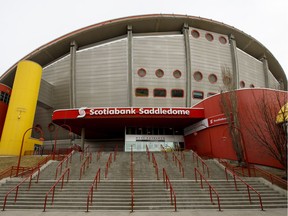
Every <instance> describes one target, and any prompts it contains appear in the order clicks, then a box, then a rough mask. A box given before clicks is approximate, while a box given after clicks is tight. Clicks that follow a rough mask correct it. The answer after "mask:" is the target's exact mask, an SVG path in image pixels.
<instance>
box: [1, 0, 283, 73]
mask: <svg viewBox="0 0 288 216" xmlns="http://www.w3.org/2000/svg"><path fill="white" fill-rule="evenodd" d="M154 13H174V14H184V15H186V14H187V15H191V16H200V17H204V18H208V19H213V20H216V21H219V22H223V23H225V24H228V25H231V26H234V27H235V28H237V29H239V30H242V31H244V32H245V33H247V34H249V35H251V36H252V37H254V38H255V39H257V40H258V41H259V42H261V43H262V44H263V45H264V46H265V47H266V48H267V49H269V50H270V52H272V54H273V55H274V56H275V57H276V59H278V61H279V63H280V64H281V65H282V67H283V69H284V71H285V72H286V75H287V77H288V52H287V51H288V0H104V1H103V0H101V1H100V0H9V1H8V0H2V1H1V4H0V29H1V30H0V43H1V48H0V50H1V52H0V57H1V58H0V75H1V74H3V73H4V72H5V71H6V70H8V68H9V67H11V66H12V65H13V64H14V63H16V62H17V61H18V60H19V59H21V58H22V57H24V56H25V55H27V54H29V53H30V52H32V51H33V50H35V49H37V48H38V47H40V46H41V45H43V44H45V43H48V42H50V41H51V40H54V39H55V38H58V37H60V36H62V35H64V34H67V33H69V32H71V31H74V30H77V29H79V28H82V27H85V26H88V25H92V24H95V23H99V22H102V21H106V20H110V19H114V18H120V17H125V16H131V15H142V14H154Z"/></svg>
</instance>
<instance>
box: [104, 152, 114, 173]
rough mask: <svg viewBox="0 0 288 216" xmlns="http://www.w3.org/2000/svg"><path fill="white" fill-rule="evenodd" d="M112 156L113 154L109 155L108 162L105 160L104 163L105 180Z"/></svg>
mask: <svg viewBox="0 0 288 216" xmlns="http://www.w3.org/2000/svg"><path fill="white" fill-rule="evenodd" d="M112 155H113V153H112V152H111V153H110V155H109V158H108V160H107V162H106V166H105V178H107V176H108V170H109V168H110V165H111V163H112Z"/></svg>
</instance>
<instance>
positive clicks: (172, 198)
mask: <svg viewBox="0 0 288 216" xmlns="http://www.w3.org/2000/svg"><path fill="white" fill-rule="evenodd" d="M163 182H164V183H165V186H166V189H168V186H169V190H170V201H171V205H173V204H174V210H175V212H176V211H177V201H176V194H175V192H174V189H173V186H172V184H171V182H170V179H169V177H168V175H167V172H166V170H165V168H163ZM173 201H174V202H173Z"/></svg>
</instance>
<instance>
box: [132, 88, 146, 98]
mask: <svg viewBox="0 0 288 216" xmlns="http://www.w3.org/2000/svg"><path fill="white" fill-rule="evenodd" d="M135 95H136V97H148V95H149V90H148V89H147V88H136V90H135Z"/></svg>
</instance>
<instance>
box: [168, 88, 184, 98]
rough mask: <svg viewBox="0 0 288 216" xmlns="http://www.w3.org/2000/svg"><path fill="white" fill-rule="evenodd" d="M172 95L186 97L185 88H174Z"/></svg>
mask: <svg viewBox="0 0 288 216" xmlns="http://www.w3.org/2000/svg"><path fill="white" fill-rule="evenodd" d="M171 97H176V98H183V97H184V90H183V89H172V91H171Z"/></svg>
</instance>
